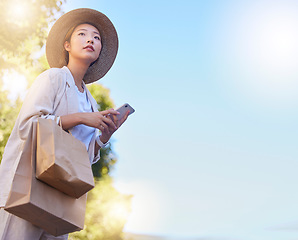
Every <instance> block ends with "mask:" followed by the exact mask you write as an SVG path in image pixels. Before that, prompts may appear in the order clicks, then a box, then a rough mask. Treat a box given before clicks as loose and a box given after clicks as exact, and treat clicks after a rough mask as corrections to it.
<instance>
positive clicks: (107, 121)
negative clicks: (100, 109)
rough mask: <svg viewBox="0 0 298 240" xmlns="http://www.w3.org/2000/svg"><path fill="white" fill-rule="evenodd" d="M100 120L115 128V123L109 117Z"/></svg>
mask: <svg viewBox="0 0 298 240" xmlns="http://www.w3.org/2000/svg"><path fill="white" fill-rule="evenodd" d="M102 120H103V121H104V122H105V123H106V124H107V125H108V127H111V128H113V129H117V126H116V125H115V123H114V122H113V120H112V119H111V118H110V117H105V118H103V119H102Z"/></svg>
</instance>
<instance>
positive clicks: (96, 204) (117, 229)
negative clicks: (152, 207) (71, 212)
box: [69, 176, 132, 240]
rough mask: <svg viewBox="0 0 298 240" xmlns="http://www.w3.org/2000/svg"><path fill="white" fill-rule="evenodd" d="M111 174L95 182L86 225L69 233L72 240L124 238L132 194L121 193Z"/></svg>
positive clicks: (90, 194) (113, 239) (89, 194)
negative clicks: (114, 184) (82, 228)
mask: <svg viewBox="0 0 298 240" xmlns="http://www.w3.org/2000/svg"><path fill="white" fill-rule="evenodd" d="M112 183H113V182H112V179H111V178H110V177H109V176H105V177H102V178H101V179H100V180H97V181H96V182H95V188H94V189H92V190H91V191H90V192H89V193H88V201H87V208H86V217H85V227H84V230H83V231H80V232H74V233H71V234H70V235H69V239H70V240H122V239H124V236H123V227H124V224H125V223H126V221H127V218H128V215H129V213H130V210H131V209H130V206H131V198H132V196H131V195H125V194H121V193H119V192H118V191H117V190H116V189H115V188H114V187H113V185H112Z"/></svg>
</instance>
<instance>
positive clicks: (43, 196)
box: [5, 128, 87, 236]
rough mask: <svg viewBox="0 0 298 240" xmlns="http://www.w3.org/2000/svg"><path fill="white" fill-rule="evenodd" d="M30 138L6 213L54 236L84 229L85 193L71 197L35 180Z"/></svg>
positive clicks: (17, 170)
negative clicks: (78, 196)
mask: <svg viewBox="0 0 298 240" xmlns="http://www.w3.org/2000/svg"><path fill="white" fill-rule="evenodd" d="M33 134H36V130H35V128H33ZM33 139H34V138H33V137H32V136H28V139H27V141H26V144H25V147H24V151H23V152H22V156H21V160H20V162H19V164H18V166H17V169H16V173H15V175H14V179H13V183H12V187H11V191H10V195H9V197H8V200H7V202H6V205H5V210H6V211H8V212H10V213H12V214H14V215H16V216H18V217H20V218H23V219H25V220H27V221H29V222H31V223H32V224H33V225H36V226H38V227H40V228H42V229H44V230H45V231H46V232H48V233H50V234H52V235H54V236H59V235H62V234H66V233H70V232H74V231H78V230H81V229H83V227H84V219H85V210H86V200H87V196H86V195H87V194H84V195H83V196H82V197H80V198H78V199H76V198H72V197H70V196H68V195H66V194H64V193H62V192H60V191H58V190H57V189H55V188H53V187H51V186H49V185H47V184H45V183H43V182H41V181H39V180H37V179H36V177H35V158H36V154H35V151H36V143H35V142H34V141H33Z"/></svg>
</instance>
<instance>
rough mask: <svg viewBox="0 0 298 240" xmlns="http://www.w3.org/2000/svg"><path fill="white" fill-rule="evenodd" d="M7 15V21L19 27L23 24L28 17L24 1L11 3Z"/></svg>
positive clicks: (26, 5) (27, 9)
mask: <svg viewBox="0 0 298 240" xmlns="http://www.w3.org/2000/svg"><path fill="white" fill-rule="evenodd" d="M7 13H8V16H10V17H9V20H10V21H11V22H13V23H15V24H17V25H19V26H21V25H22V24H24V21H25V20H26V19H27V18H29V17H30V11H29V7H28V4H26V1H11V2H10V5H9V8H8V11H7ZM31 14H32V13H31Z"/></svg>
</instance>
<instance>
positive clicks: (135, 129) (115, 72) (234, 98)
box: [64, 0, 298, 240]
mask: <svg viewBox="0 0 298 240" xmlns="http://www.w3.org/2000/svg"><path fill="white" fill-rule="evenodd" d="M79 7H88V8H94V9H97V10H99V11H101V12H103V13H104V14H106V15H107V16H108V17H109V18H110V19H111V20H112V22H113V23H114V25H115V27H116V29H117V31H118V35H119V44H120V45H119V52H118V56H117V59H116V62H115V64H114V66H113V67H112V69H111V71H110V72H109V73H108V74H107V75H106V76H105V77H104V78H103V79H102V80H101V81H100V82H101V83H102V84H103V85H104V86H106V87H107V88H109V89H110V90H111V97H112V98H113V99H114V101H115V104H116V105H117V106H120V105H122V104H123V103H125V102H128V103H130V104H131V105H132V106H133V107H134V108H135V109H136V112H135V113H134V114H133V115H132V116H131V117H130V118H129V120H128V121H127V122H126V123H125V125H123V127H122V128H121V129H119V131H118V132H116V133H115V136H114V150H115V152H116V153H117V155H118V159H119V161H118V163H117V165H116V168H115V170H114V172H113V177H114V180H115V186H116V187H117V188H118V189H119V191H122V192H125V193H131V194H134V199H133V211H132V214H131V216H130V219H129V221H128V223H127V225H126V227H125V230H126V231H129V232H136V233H149V234H159V235H167V236H176V237H182V236H183V237H202V238H203V237H205V238H212V239H237V240H238V239H239V240H266V239H268V240H292V239H297V238H298V204H297V202H298V193H297V190H296V189H297V182H298V174H297V169H298V162H297V159H298V151H297V143H298V141H297V140H298V139H297V138H298V137H297V136H298V130H297V122H298V121H297V120H298V114H297V107H298V101H297V100H298V94H297V90H298V80H297V79H298V78H297V77H298V60H297V52H298V47H297V42H298V41H297V40H298V28H297V26H298V17H297V16H298V2H296V1H289V0H283V1H281V0H279V1H277V0H274V1H264V0H260V1H255V0H253V1H251V0H250V1H246V0H245V1H233V0H227V1H215V0H211V1H199V0H197V1H194V0H193V1H191V0H186V1H182V0H171V1H169V0H163V1H157V0H151V1H137V0H127V1H120V0H110V1H107V0H99V1H98V0H97V1H91V0H85V1H78V0H69V1H68V2H67V4H66V5H65V7H64V8H65V11H69V10H71V9H75V8H79Z"/></svg>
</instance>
